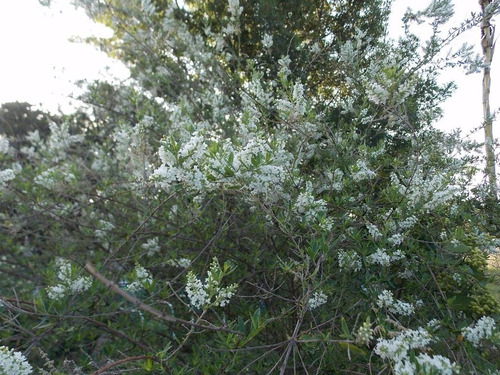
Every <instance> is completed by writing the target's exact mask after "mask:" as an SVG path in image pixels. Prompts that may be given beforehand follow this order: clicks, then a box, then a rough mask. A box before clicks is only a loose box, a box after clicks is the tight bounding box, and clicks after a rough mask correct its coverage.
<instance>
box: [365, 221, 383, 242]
mask: <svg viewBox="0 0 500 375" xmlns="http://www.w3.org/2000/svg"><path fill="white" fill-rule="evenodd" d="M366 229H368V233H370V236H372V238H373V239H374V240H378V239H379V238H381V237H382V233H380V229H378V227H377V226H376V225H375V224H372V223H368V224H366Z"/></svg>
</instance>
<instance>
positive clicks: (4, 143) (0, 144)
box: [0, 134, 9, 154]
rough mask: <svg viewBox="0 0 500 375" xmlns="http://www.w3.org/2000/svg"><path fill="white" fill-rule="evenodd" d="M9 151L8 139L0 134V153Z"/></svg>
mask: <svg viewBox="0 0 500 375" xmlns="http://www.w3.org/2000/svg"><path fill="white" fill-rule="evenodd" d="M8 152H9V140H8V139H7V138H6V137H5V136H3V135H1V134H0V154H6V153H8Z"/></svg>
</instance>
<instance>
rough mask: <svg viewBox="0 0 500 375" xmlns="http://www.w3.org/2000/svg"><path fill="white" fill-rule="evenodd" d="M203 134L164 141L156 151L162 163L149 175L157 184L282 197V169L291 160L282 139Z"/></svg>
mask: <svg viewBox="0 0 500 375" xmlns="http://www.w3.org/2000/svg"><path fill="white" fill-rule="evenodd" d="M204 134H205V133H204V132H202V131H199V132H198V131H195V132H194V133H193V134H192V135H190V136H189V137H187V139H186V140H184V141H179V142H177V141H175V140H173V139H169V140H168V141H167V142H164V144H163V145H162V146H161V147H160V150H159V156H160V159H161V161H162V165H161V166H160V167H159V168H157V169H156V170H155V172H154V174H153V176H152V178H153V179H154V180H155V181H156V183H157V184H158V185H159V186H160V187H162V188H164V189H170V188H171V186H173V185H174V184H178V183H181V184H182V185H183V186H184V187H185V188H186V189H187V190H188V191H192V192H200V191H213V190H215V189H220V188H224V187H230V188H231V189H235V188H240V189H245V190H247V191H249V192H250V193H251V194H252V195H263V196H264V197H265V198H267V199H268V200H275V199H277V198H279V197H281V195H282V194H283V193H282V189H283V183H284V180H285V177H286V173H285V172H286V171H287V170H290V169H291V168H290V165H291V164H292V163H293V159H292V156H291V154H290V153H289V152H287V151H286V144H285V142H284V141H279V140H273V139H269V136H268V135H267V136H266V135H265V134H255V137H253V138H251V139H249V140H248V141H247V142H242V143H239V144H237V143H234V142H232V141H231V140H230V139H220V140H219V141H217V142H214V141H211V140H210V139H208V138H207V137H206V136H205V135H204ZM209 144H210V146H209Z"/></svg>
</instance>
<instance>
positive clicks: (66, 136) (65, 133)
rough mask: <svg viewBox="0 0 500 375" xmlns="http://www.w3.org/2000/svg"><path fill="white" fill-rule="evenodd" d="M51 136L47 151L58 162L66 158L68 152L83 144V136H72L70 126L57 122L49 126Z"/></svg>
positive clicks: (46, 145) (47, 142) (47, 143)
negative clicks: (72, 147) (73, 147)
mask: <svg viewBox="0 0 500 375" xmlns="http://www.w3.org/2000/svg"><path fill="white" fill-rule="evenodd" d="M49 127H50V136H49V138H48V139H47V141H46V144H45V150H46V151H48V152H49V153H50V154H51V157H52V160H53V161H55V162H57V161H60V160H64V159H65V158H66V151H67V150H69V149H70V147H71V146H73V145H74V144H76V143H80V142H82V140H83V139H84V136H83V135H82V134H70V124H69V123H65V122H63V123H62V124H60V125H58V124H56V123H55V122H51V123H50V124H49Z"/></svg>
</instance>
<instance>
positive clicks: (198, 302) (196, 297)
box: [186, 272, 210, 309]
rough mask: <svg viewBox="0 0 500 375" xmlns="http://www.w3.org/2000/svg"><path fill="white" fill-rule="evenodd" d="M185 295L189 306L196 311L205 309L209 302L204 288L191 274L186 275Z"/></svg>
mask: <svg viewBox="0 0 500 375" xmlns="http://www.w3.org/2000/svg"><path fill="white" fill-rule="evenodd" d="M186 293H187V295H188V298H189V301H190V302H191V305H192V306H194V307H196V308H198V309H200V308H202V307H205V306H206V305H207V304H208V303H209V301H210V297H209V295H208V293H207V291H206V290H205V286H204V285H203V283H202V282H201V281H200V280H198V278H197V277H196V276H195V275H194V273H192V272H189V273H188V275H187V284H186Z"/></svg>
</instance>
